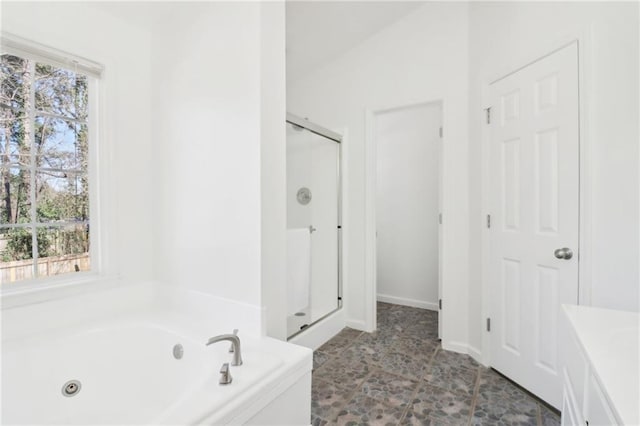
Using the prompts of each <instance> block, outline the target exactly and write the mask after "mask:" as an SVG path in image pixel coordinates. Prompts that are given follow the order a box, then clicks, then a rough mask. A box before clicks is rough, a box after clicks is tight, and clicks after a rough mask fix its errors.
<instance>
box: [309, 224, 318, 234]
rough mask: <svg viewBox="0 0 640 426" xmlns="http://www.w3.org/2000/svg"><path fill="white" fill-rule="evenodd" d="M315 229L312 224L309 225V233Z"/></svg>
mask: <svg viewBox="0 0 640 426" xmlns="http://www.w3.org/2000/svg"><path fill="white" fill-rule="evenodd" d="M316 231H317V229H316V228H314V227H313V225H309V233H310V234H313V233H314V232H316Z"/></svg>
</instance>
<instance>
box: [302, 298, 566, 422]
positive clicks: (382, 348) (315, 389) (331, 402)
mask: <svg viewBox="0 0 640 426" xmlns="http://www.w3.org/2000/svg"><path fill="white" fill-rule="evenodd" d="M313 364H314V371H313V385H312V402H311V423H312V425H314V426H316V425H326V424H338V425H367V424H370V425H540V426H542V425H549V426H551V425H559V424H560V418H559V414H558V413H557V412H556V411H554V410H552V409H549V408H548V407H547V406H546V405H545V404H544V403H542V402H540V401H539V400H537V399H536V398H535V397H533V396H532V395H531V394H529V393H527V392H526V391H524V390H522V389H521V388H519V387H518V386H516V385H514V384H513V383H511V382H510V381H509V380H507V379H505V378H504V377H502V376H500V375H499V374H498V373H496V372H495V371H493V370H491V369H487V368H484V367H482V366H480V365H478V364H477V363H476V362H475V361H474V360H473V359H472V358H471V357H469V356H467V355H461V354H457V353H453V352H448V351H444V350H443V349H442V348H441V347H440V343H439V341H438V317H437V313H436V312H432V311H427V310H424V309H417V308H409V307H406V306H399V305H391V304H388V303H378V331H376V332H375V333H363V332H360V331H357V330H353V329H350V328H345V329H344V330H342V331H341V332H340V333H339V334H338V335H337V336H335V337H334V338H333V339H331V340H330V341H328V342H327V343H325V344H324V345H323V346H322V347H321V348H320V349H318V350H317V351H315V352H314V354H313Z"/></svg>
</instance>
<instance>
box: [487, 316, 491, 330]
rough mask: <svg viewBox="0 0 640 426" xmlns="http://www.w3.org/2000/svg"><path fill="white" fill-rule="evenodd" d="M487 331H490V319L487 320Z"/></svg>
mask: <svg viewBox="0 0 640 426" xmlns="http://www.w3.org/2000/svg"><path fill="white" fill-rule="evenodd" d="M487 331H491V318H487Z"/></svg>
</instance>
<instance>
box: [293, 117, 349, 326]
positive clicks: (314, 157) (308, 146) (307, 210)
mask: <svg viewBox="0 0 640 426" xmlns="http://www.w3.org/2000/svg"><path fill="white" fill-rule="evenodd" d="M287 123H288V125H287V336H288V337H289V338H291V337H293V336H295V335H297V334H298V333H300V332H302V331H303V330H305V329H306V328H307V327H309V326H311V325H312V324H313V323H316V322H318V321H319V320H321V319H323V318H325V317H326V316H328V315H330V314H331V313H333V312H334V311H336V310H337V309H339V308H340V307H341V306H342V303H341V302H342V295H341V292H342V289H341V262H340V256H341V232H342V230H341V221H340V209H341V205H340V195H341V194H340V142H341V139H342V138H341V136H340V135H339V134H337V133H334V132H332V131H330V130H327V129H324V128H322V127H320V126H318V125H316V124H313V123H311V122H309V121H307V120H305V119H302V118H299V117H296V116H294V115H292V114H287Z"/></svg>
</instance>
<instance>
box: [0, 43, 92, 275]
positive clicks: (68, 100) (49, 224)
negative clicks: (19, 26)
mask: <svg viewBox="0 0 640 426" xmlns="http://www.w3.org/2000/svg"><path fill="white" fill-rule="evenodd" d="M14 53H15V52H11V53H5V52H3V54H2V56H1V64H0V283H1V284H2V285H3V286H6V285H8V284H10V283H12V282H16V281H22V280H26V279H31V278H39V277H48V276H53V275H60V274H68V273H77V272H82V271H89V270H91V263H92V261H91V256H90V248H91V247H90V241H91V238H90V231H91V228H90V215H89V213H90V205H89V201H90V197H89V190H90V188H89V163H90V161H89V150H90V147H91V144H90V142H91V141H90V140H89V139H90V135H91V133H90V121H89V118H90V114H91V111H90V109H89V95H90V93H89V92H90V90H91V88H92V87H94V86H92V85H91V84H90V82H91V79H92V77H91V76H90V75H87V74H86V73H83V72H81V71H79V70H78V69H77V67H75V68H74V67H73V66H70V67H69V68H65V67H63V66H59V65H60V64H57V63H55V62H52V61H46V60H38V59H34V56H33V55H28V54H25V55H24V57H23V55H20V54H19V53H17V54H14Z"/></svg>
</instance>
